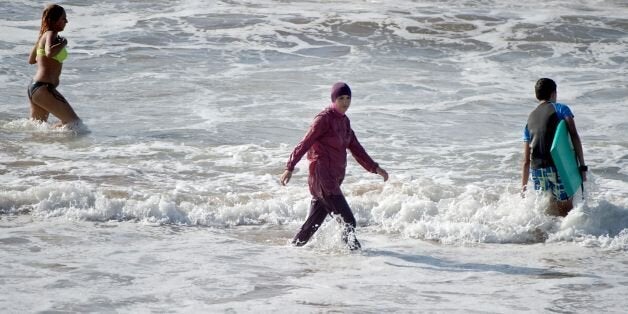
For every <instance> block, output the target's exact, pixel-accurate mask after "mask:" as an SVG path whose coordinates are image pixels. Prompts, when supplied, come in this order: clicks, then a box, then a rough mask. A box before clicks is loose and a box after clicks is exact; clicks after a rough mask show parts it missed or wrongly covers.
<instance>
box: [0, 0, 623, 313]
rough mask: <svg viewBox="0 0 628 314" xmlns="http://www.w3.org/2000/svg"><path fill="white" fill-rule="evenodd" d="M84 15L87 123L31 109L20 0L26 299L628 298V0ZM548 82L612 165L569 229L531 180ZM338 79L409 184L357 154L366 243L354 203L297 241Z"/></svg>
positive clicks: (371, 302) (129, 10)
mask: <svg viewBox="0 0 628 314" xmlns="http://www.w3.org/2000/svg"><path fill="white" fill-rule="evenodd" d="M61 4H62V5H63V6H64V7H65V8H66V11H67V17H68V20H69V23H68V25H67V26H66V29H65V31H64V32H62V33H61V35H62V36H65V37H67V39H68V50H69V52H70V56H69V58H68V59H67V60H66V62H65V63H64V65H63V74H62V76H61V85H60V86H59V91H60V92H61V93H63V95H64V96H65V97H66V98H67V99H68V100H69V102H70V103H71V105H72V106H73V108H74V109H75V111H76V112H77V114H78V115H79V116H80V117H81V118H82V120H83V123H84V125H82V126H78V127H75V128H71V129H68V128H54V127H53V124H54V123H55V122H56V119H55V118H53V117H51V119H50V121H49V123H36V122H32V121H30V120H29V119H28V115H29V104H28V99H27V97H26V87H27V85H28V83H29V82H30V80H31V79H32V76H33V75H34V72H35V67H34V66H32V65H29V64H28V62H27V59H28V53H29V52H30V50H31V48H32V47H33V44H34V42H35V40H36V39H37V34H38V30H39V24H40V19H41V12H42V9H43V4H41V3H38V2H33V1H25V0H9V1H3V2H2V3H1V4H0V34H2V35H1V36H0V61H1V62H0V64H1V65H0V82H1V83H2V88H0V227H1V228H0V252H1V253H0V265H2V267H1V269H0V308H1V309H2V312H8V313H22V312H215V311H218V312H360V313H362V312H372V313H382V312H464V313H468V312H498V313H512V312H561V313H565V312H598V313H600V312H604V313H608V312H623V311H625V308H626V306H628V301H626V298H625V296H626V293H627V292H628V262H627V261H628V259H627V258H626V252H627V251H628V140H626V134H627V133H628V108H627V106H626V104H627V102H628V80H627V79H626V78H627V73H628V72H627V66H626V64H627V61H628V48H627V47H628V19H627V18H626V12H628V4H627V3H626V2H625V1H618V0H600V1H584V0H582V1H549V2H548V1H541V0H531V1H515V0H506V1H482V0H467V1H453V0H452V1H436V0H426V1H409V0H400V1H359V0H346V1H269V0H259V1H200V0H180V1H157V2H155V1H145V0H137V1H63V2H62V3H61ZM540 77H550V78H553V79H554V80H555V81H556V82H557V84H558V100H559V101H560V102H563V103H566V104H568V105H569V106H570V108H571V109H572V111H573V113H574V114H575V121H576V124H577V128H578V130H579V133H580V137H581V139H582V142H583V145H584V156H585V160H586V162H587V164H588V165H589V169H590V171H589V173H588V180H587V182H586V183H585V184H584V193H582V192H578V194H576V195H575V198H574V202H575V208H574V210H572V211H571V212H570V213H569V215H568V216H567V217H565V218H557V217H552V216H549V215H546V214H545V211H544V209H545V207H546V206H547V204H548V199H547V197H546V196H544V195H540V194H536V193H535V192H533V191H528V192H527V193H526V194H525V195H524V196H525V198H522V197H521V195H520V185H521V178H520V177H521V163H522V151H523V143H522V131H523V127H524V125H525V121H526V119H527V116H528V114H529V112H530V111H531V110H532V109H533V108H534V107H535V106H536V104H537V102H536V100H535V98H534V83H535V81H536V80H537V79H538V78H540ZM337 81H345V82H347V83H348V84H349V85H350V86H351V88H352V90H353V99H352V104H351V108H350V109H349V111H348V117H349V118H350V119H351V124H352V127H353V129H354V130H355V132H356V134H357V136H358V138H359V140H360V142H361V143H362V145H363V146H364V147H365V148H366V150H367V151H368V152H369V154H370V155H371V156H372V157H373V158H374V159H375V160H376V161H377V162H379V164H380V166H381V167H382V168H384V169H386V170H387V171H388V172H389V174H390V179H389V181H388V182H383V180H382V179H381V177H379V176H377V175H374V174H370V173H368V172H366V171H364V170H363V169H362V168H361V167H360V166H359V165H358V164H357V163H356V162H355V161H354V160H353V159H352V158H351V157H349V158H348V159H349V161H348V167H347V176H346V179H345V182H344V183H343V191H344V193H345V195H346V197H347V200H348V202H349V204H350V206H351V207H352V209H353V211H354V213H355V216H356V218H357V220H358V225H359V227H358V238H359V239H360V240H361V242H362V246H363V250H362V251H361V252H358V253H350V252H348V251H347V250H346V248H345V247H344V246H343V245H342V243H341V241H340V236H339V235H340V227H339V226H338V224H337V223H336V222H335V221H334V220H333V219H331V218H330V219H328V221H327V222H326V223H325V224H324V225H323V226H322V228H321V229H320V230H319V232H318V233H317V234H316V236H315V237H314V238H313V240H312V241H311V243H309V244H308V245H306V246H305V247H303V248H294V247H292V246H290V245H289V241H290V239H291V237H292V236H293V235H294V233H295V232H296V230H297V229H298V228H299V226H300V224H301V223H303V221H304V219H305V217H306V215H307V211H308V206H309V198H310V196H309V193H308V189H307V161H306V160H303V161H301V163H300V164H299V165H298V166H297V170H296V172H295V174H294V176H293V178H292V181H291V182H290V183H289V184H288V185H287V186H285V187H284V186H281V184H280V183H279V176H280V174H281V173H282V171H283V169H284V166H285V162H286V161H287V159H288V156H289V155H290V152H291V151H292V149H293V147H294V146H295V145H296V144H297V143H298V141H299V140H300V139H301V138H302V137H303V135H304V134H305V132H306V130H307V128H308V126H309V124H310V123H311V121H312V119H313V117H314V116H315V115H316V114H317V113H318V112H319V111H320V110H322V109H323V108H325V107H326V106H328V105H329V103H330V99H329V91H330V87H331V85H332V84H333V83H335V82H337ZM530 190H531V189H530ZM583 196H584V197H583Z"/></svg>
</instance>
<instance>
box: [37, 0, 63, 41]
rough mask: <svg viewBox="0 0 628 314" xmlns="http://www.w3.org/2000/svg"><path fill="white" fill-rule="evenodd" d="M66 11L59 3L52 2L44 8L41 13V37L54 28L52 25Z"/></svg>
mask: <svg viewBox="0 0 628 314" xmlns="http://www.w3.org/2000/svg"><path fill="white" fill-rule="evenodd" d="M63 13H65V9H63V7H62V6H60V5H58V4H50V5H48V6H47V7H46V8H45V9H44V13H43V14H42V15H41V28H40V29H39V37H40V38H41V35H43V34H44V33H45V32H47V31H49V30H53V31H54V29H52V28H51V27H52V25H53V24H54V23H55V22H57V21H58V20H59V19H60V18H61V16H62V15H63Z"/></svg>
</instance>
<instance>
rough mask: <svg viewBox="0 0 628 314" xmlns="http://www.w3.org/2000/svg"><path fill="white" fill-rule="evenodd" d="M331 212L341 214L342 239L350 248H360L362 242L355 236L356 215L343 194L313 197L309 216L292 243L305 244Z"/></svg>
mask: <svg viewBox="0 0 628 314" xmlns="http://www.w3.org/2000/svg"><path fill="white" fill-rule="evenodd" d="M330 214H336V215H340V218H341V219H342V221H340V219H338V221H339V222H340V223H344V230H343V232H342V240H343V241H344V242H345V243H346V244H347V246H348V247H349V249H351V250H357V249H360V242H358V240H357V239H356V238H355V226H356V221H355V217H353V213H352V212H351V208H350V207H349V204H347V200H345V197H344V196H343V195H331V196H326V197H324V198H316V197H315V198H312V202H311V203H310V212H309V214H308V217H307V219H306V220H305V223H303V226H301V230H299V232H298V233H297V234H296V236H294V239H293V240H292V244H294V245H296V246H303V245H305V244H306V243H307V241H309V240H310V238H311V237H312V236H313V235H314V233H316V230H318V228H319V227H320V226H321V224H322V223H323V221H325V218H326V217H327V215H330Z"/></svg>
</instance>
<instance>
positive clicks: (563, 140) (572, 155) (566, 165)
mask: <svg viewBox="0 0 628 314" xmlns="http://www.w3.org/2000/svg"><path fill="white" fill-rule="evenodd" d="M550 153H551V154H552V160H554V165H556V170H558V176H559V178H560V181H561V182H562V183H563V185H564V186H565V192H567V195H569V196H573V195H574V194H576V192H577V191H578V188H579V187H580V185H581V184H582V177H581V176H580V169H578V160H577V159H576V152H575V150H574V148H573V144H572V143H571V136H569V130H568V129H567V122H565V120H561V121H560V123H559V124H558V127H557V128H556V133H555V134H554V141H553V142H552V148H551V149H550Z"/></svg>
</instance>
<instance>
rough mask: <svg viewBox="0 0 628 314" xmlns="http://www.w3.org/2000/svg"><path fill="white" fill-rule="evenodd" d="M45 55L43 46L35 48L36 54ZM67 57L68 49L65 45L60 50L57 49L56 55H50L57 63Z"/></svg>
mask: <svg viewBox="0 0 628 314" xmlns="http://www.w3.org/2000/svg"><path fill="white" fill-rule="evenodd" d="M45 55H46V49H44V48H43V47H40V48H37V56H38V57H39V56H45ZM67 58H68V50H67V49H65V47H63V48H62V49H61V51H59V53H57V54H56V55H54V56H52V59H54V60H57V62H59V63H63V61H64V60H65V59H67Z"/></svg>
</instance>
